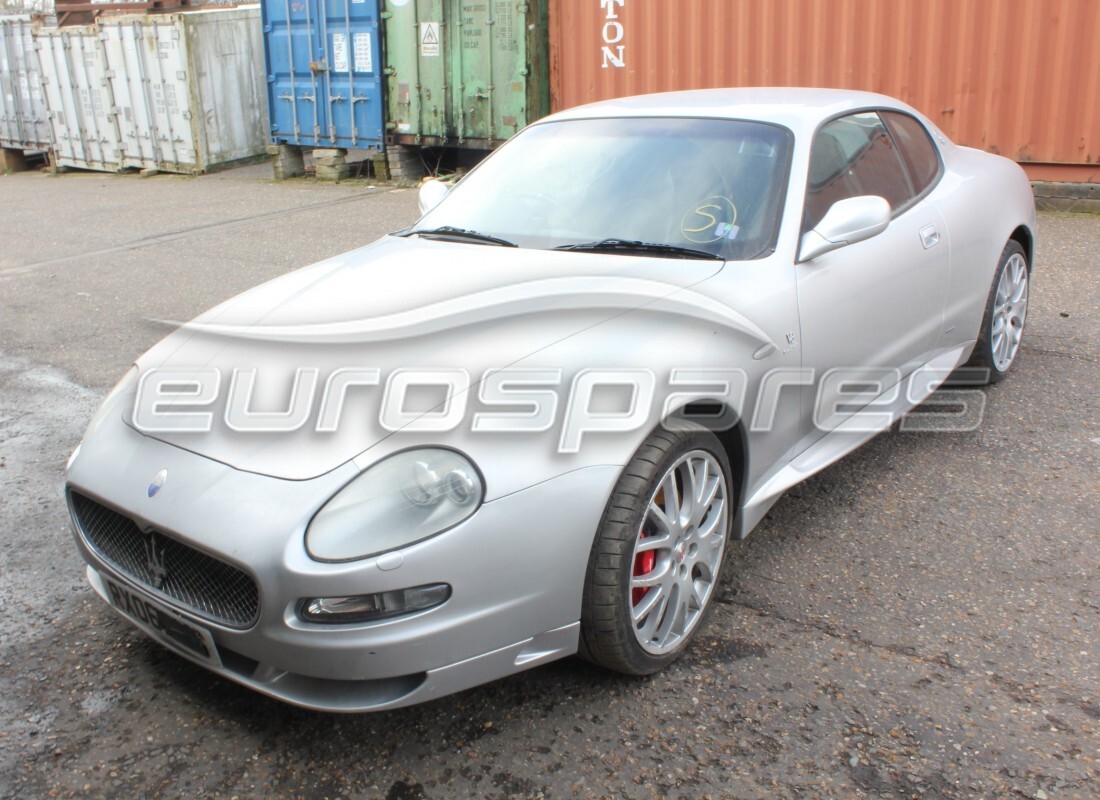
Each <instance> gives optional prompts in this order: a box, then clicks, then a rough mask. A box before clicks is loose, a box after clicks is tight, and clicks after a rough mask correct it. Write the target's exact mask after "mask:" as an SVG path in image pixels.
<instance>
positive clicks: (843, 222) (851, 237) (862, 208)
mask: <svg viewBox="0 0 1100 800" xmlns="http://www.w3.org/2000/svg"><path fill="white" fill-rule="evenodd" d="M889 224H890V204H889V203H888V202H886V199H885V198H882V197H875V196H873V195H865V196H863V197H849V198H848V199H847V200H838V201H836V202H835V203H833V207H832V208H830V209H829V210H828V211H827V212H826V214H825V216H824V217H822V218H821V221H820V222H819V223H817V225H815V226H814V229H813V230H811V231H807V232H806V233H805V235H803V237H802V243H801V245H800V246H799V249H798V263H799V264H801V263H802V262H804V261H810V260H811V259H814V258H817V257H818V256H820V255H824V254H825V253H830V252H832V251H833V250H837V249H839V248H841V247H845V246H847V245H850V244H855V243H856V242H862V241H863V240H864V239H870V238H871V237H872V236H878V235H879V234H880V233H882V232H883V231H884V230H886V226H887V225H889Z"/></svg>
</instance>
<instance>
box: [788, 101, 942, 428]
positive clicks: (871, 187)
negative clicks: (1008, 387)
mask: <svg viewBox="0 0 1100 800" xmlns="http://www.w3.org/2000/svg"><path fill="white" fill-rule="evenodd" d="M898 116H906V115H898ZM906 119H908V120H912V121H913V122H915V123H916V120H915V119H912V118H911V117H907V116H906ZM888 121H891V119H890V117H885V115H883V114H880V113H877V112H873V111H868V112H861V113H856V114H850V115H847V116H844V117H840V118H838V119H834V120H832V121H830V122H828V123H826V124H825V125H824V126H822V127H821V128H820V129H819V130H818V131H817V133H816V135H815V139H814V142H813V144H812V150H811V156H810V170H809V176H808V181H807V189H806V200H805V210H804V217H803V225H802V232H803V233H805V232H806V231H809V230H811V229H812V228H813V227H814V226H815V225H816V224H817V223H818V222H819V221H820V220H821V218H822V217H824V215H825V214H826V212H827V211H828V210H829V208H831V207H832V205H833V203H835V202H837V201H838V200H843V199H846V198H849V197H859V196H863V195H877V196H880V197H884V198H885V199H886V200H887V202H889V204H890V207H891V212H892V213H891V220H890V224H889V226H888V227H887V228H886V230H885V231H883V232H882V233H880V234H878V235H877V236H874V237H872V238H870V239H867V240H865V241H861V242H857V243H855V244H851V245H847V246H845V247H841V248H840V249H837V250H833V251H831V252H829V253H825V254H823V255H820V256H818V257H816V258H814V259H812V260H809V261H806V262H803V263H800V264H798V265H797V266H796V273H797V277H796V283H797V291H798V307H799V318H800V326H801V340H802V341H801V347H802V363H803V367H804V368H809V369H812V370H813V373H814V377H815V381H816V384H817V388H816V391H815V392H813V393H812V394H813V395H814V397H813V400H814V402H815V403H816V405H815V407H814V409H813V412H816V413H815V417H814V419H815V420H816V421H818V424H819V426H820V424H821V422H820V421H821V420H822V419H826V418H829V419H833V420H834V422H835V421H837V419H838V416H837V415H838V413H839V414H840V416H843V414H844V413H851V412H854V411H857V410H858V409H859V406H860V404H861V402H862V401H864V400H869V399H872V398H873V396H874V393H875V390H877V391H880V392H881V391H886V390H888V389H889V388H890V387H892V386H894V385H896V384H897V382H898V380H899V379H900V378H901V377H903V376H905V375H907V374H909V373H910V372H912V371H913V370H914V369H915V368H916V367H918V366H920V365H921V364H923V363H924V362H925V361H927V360H928V358H929V357H930V355H931V352H932V350H933V348H934V346H935V343H936V341H937V339H938V338H939V333H940V330H941V327H942V323H943V312H944V287H945V286H946V283H947V279H948V270H949V266H950V249H949V246H948V240H947V231H946V226H945V223H944V220H943V217H942V216H941V214H940V212H939V211H938V210H937V209H936V207H935V206H934V205H933V204H932V203H931V202H930V201H929V200H928V194H929V192H930V191H931V187H932V185H933V183H934V179H935V178H936V177H938V174H939V172H938V170H939V160H938V157H937V159H936V161H935V168H936V170H937V172H936V174H935V175H932V176H929V175H928V174H927V170H926V171H925V172H924V173H921V174H916V173H917V170H916V168H914V167H913V166H912V165H911V164H910V163H907V161H906V158H904V157H903V154H902V153H901V152H900V151H899V147H898V144H897V142H898V140H901V139H902V138H903V137H902V136H901V135H900V134H899V135H895V133H894V130H897V129H898V128H897V127H896V126H895V125H891V126H890V127H888V126H887V122H888ZM917 124H918V125H919V123H917ZM910 133H912V131H910ZM929 144H930V143H929ZM910 161H911V160H910ZM830 374H833V375H834V376H835V375H837V374H843V375H845V376H846V377H848V378H850V380H846V381H842V380H828V379H826V380H824V381H823V380H822V379H823V378H825V377H826V376H828V375H830ZM855 386H864V387H867V396H866V397H863V398H858V399H857V400H853V401H851V402H844V400H846V399H847V400H851V394H852V393H853V392H854V391H856V390H855V389H853V388H852V387H855ZM808 394H809V393H808ZM843 409H847V411H846V412H845V411H843Z"/></svg>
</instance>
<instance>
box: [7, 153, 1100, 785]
mask: <svg viewBox="0 0 1100 800" xmlns="http://www.w3.org/2000/svg"><path fill="white" fill-rule="evenodd" d="M268 170H269V168H268V167H251V168H245V169H241V170H234V171H231V172H227V173H222V174H220V175H214V176H207V177H202V178H176V177H172V176H159V177H156V178H151V179H148V180H140V179H137V178H135V177H119V176H103V175H86V174H76V175H68V176H62V177H55V178H51V177H46V176H44V175H37V174H24V175H11V176H0V202H2V203H3V208H4V215H3V219H2V220H0V243H2V247H0V298H2V301H0V488H2V491H3V497H4V502H3V504H2V505H0V531H3V534H0V535H2V536H3V537H4V545H5V546H4V547H2V548H0V603H2V604H3V607H4V608H6V609H8V616H7V619H6V622H5V624H4V625H3V626H2V627H0V720H2V723H0V797H3V798H9V797H10V798H21V799H22V798H39V797H149V798H159V797H165V798H175V797H213V798H231V797H238V798H251V797H257V798H260V797H263V798H268V797H287V798H299V797H300V798H353V797H355V798H358V797H365V798H386V800H402V799H409V800H412V799H418V800H419V799H420V798H435V799H438V798H452V797H456V798H462V797H486V798H513V797H532V798H533V797H547V798H550V797H554V798H567V797H568V798H572V797H578V798H588V797H614V798H619V797H639V798H646V797H655V796H662V797H673V798H681V797H682V798H692V799H693V800H694V799H695V798H703V797H716V798H717V797H724V798H744V799H746V800H747V799H748V798H769V799H770V798H836V797H868V798H870V797H913V798H930V799H931V798H979V797H981V798H1037V799H1039V800H1041V799H1042V798H1049V799H1050V800H1055V798H1082V799H1083V798H1096V797H1100V780H1098V778H1100V669H1098V668H1097V663H1098V661H1100V646H1098V644H1100V546H1098V545H1100V535H1098V533H1097V523H1096V520H1097V517H1098V516H1100V469H1098V465H1100V422H1098V419H1100V414H1098V399H1097V398H1098V391H1100V270H1097V268H1096V262H1095V258H1096V255H1095V254H1096V253H1097V252H1100V218H1098V217H1085V216H1080V217H1073V216H1055V215H1044V216H1042V217H1041V219H1040V237H1041V239H1040V248H1039V255H1038V259H1037V267H1036V274H1035V280H1034V287H1033V301H1032V302H1033V304H1032V310H1031V315H1030V318H1029V330H1028V334H1027V337H1026V338H1025V343H1026V344H1025V347H1024V350H1023V352H1022V354H1021V356H1020V361H1019V363H1018V364H1017V368H1016V371H1015V372H1014V374H1013V375H1012V377H1011V378H1010V379H1009V380H1007V381H1005V382H1004V383H1002V384H1000V385H999V386H997V387H994V388H991V389H989V390H986V391H984V397H985V410H984V419H983V422H982V424H981V426H980V427H979V428H978V429H977V430H975V431H973V432H970V433H963V434H959V433H956V434H927V433H923V434H922V433H906V432H900V431H897V430H894V431H892V432H889V433H887V434H884V435H882V436H879V437H878V438H876V439H875V440H873V441H872V442H871V443H870V444H868V445H867V446H865V447H864V448H862V449H861V450H860V451H858V452H856V453H854V454H852V455H851V456H849V457H848V458H847V459H845V460H844V461H843V462H841V463H839V464H837V465H835V466H834V467H832V468H830V469H828V470H826V471H825V472H823V473H821V474H819V475H817V476H815V477H814V478H812V479H810V480H809V481H807V482H806V483H804V484H802V485H801V486H799V487H796V488H795V489H794V490H792V491H791V492H789V493H788V494H787V496H786V497H785V498H783V499H782V500H781V501H780V502H779V504H778V505H777V506H776V507H775V508H774V509H773V510H772V512H771V514H769V516H768V517H767V519H766V520H765V521H764V522H763V524H762V525H761V526H760V527H759V528H758V529H757V530H756V531H755V532H754V533H753V535H752V536H751V537H750V538H749V539H748V540H746V541H745V542H742V543H739V544H737V545H735V546H734V548H733V552H732V554H731V561H730V563H729V565H728V567H727V576H728V577H727V580H726V582H725V584H724V585H723V586H722V589H721V594H720V597H719V602H718V605H717V608H716V612H715V614H714V615H713V617H712V620H711V623H710V625H709V626H708V628H707V629H706V630H705V631H704V633H703V635H702V636H701V637H700V638H699V640H698V641H697V643H696V644H695V646H694V647H693V648H692V649H691V650H690V652H689V653H688V654H687V655H686V657H685V658H683V659H682V660H681V661H679V662H678V663H676V664H675V665H673V666H672V667H671V668H670V669H668V670H667V671H665V672H663V673H662V674H660V675H657V676H654V677H652V678H648V679H631V678H625V677H622V676H619V675H613V674H609V673H606V672H603V671H600V670H598V669H596V668H593V667H591V666H589V665H587V664H584V663H582V662H580V661H578V660H575V659H569V660H566V661H561V662H557V663H555V664H552V665H549V666H546V667H542V668H539V669H535V670H532V671H530V672H527V673H525V674H522V675H519V676H515V677H513V678H510V679H507V680H503V681H498V682H496V683H493V684H491V685H488V686H484V687H481V688H479V689H475V690H472V691H468V692H465V693H462V694H459V695H456V696H452V697H448V698H444V699H441V700H438V701H435V702H432V703H429V704H426V705H423V706H419V707H415V708H411V709H405V710H400V711H394V712H389V713H381V714H373V715H360V716H335V715H328V714H321V713H314V712H308V711H303V710H299V709H295V708H292V707H289V706H286V705H284V704H281V703H279V702H276V701H273V700H269V699H267V698H265V697H262V696H259V695H257V694H255V693H253V692H250V691H248V690H246V689H244V688H241V687H238V686H236V685H235V684H232V683H229V682H227V681H224V680H222V679H220V678H217V677H215V676H213V675H211V674H209V673H207V672H205V671H204V670H202V669H201V668H199V667H195V666H193V665H191V664H189V663H187V662H185V661H183V660H182V659H180V658H178V657H176V656H174V655H172V654H171V653H169V652H167V651H166V650H164V649H162V648H161V647H159V646H158V645H156V644H153V643H152V642H150V641H148V640H147V639H146V638H145V637H144V636H142V635H141V634H140V633H138V632H137V631H135V630H133V629H132V628H130V627H129V626H128V625H127V624H125V623H124V622H122V621H121V620H120V619H118V618H117V617H116V616H115V615H114V614H113V613H112V612H111V611H110V610H109V609H107V608H106V607H104V605H103V604H102V603H101V602H100V601H99V600H98V599H97V598H95V597H94V595H93V593H92V591H91V589H90V588H89V587H88V586H87V585H86V583H85V581H84V577H83V570H82V563H81V561H80V559H79V558H78V556H77V555H76V550H75V547H74V546H73V543H72V541H71V534H70V533H69V524H68V520H67V517H66V513H65V510H64V505H63V501H62V497H61V481H62V475H63V467H64V463H65V459H66V458H67V457H68V454H69V453H70V452H71V451H72V449H73V447H75V445H76V443H77V442H78V441H79V438H80V435H81V433H82V430H83V427H84V425H85V424H86V421H87V420H88V418H89V416H90V415H91V413H92V412H93V411H94V409H95V407H96V404H97V402H98V400H99V398H100V397H101V396H102V395H103V394H104V393H105V391H106V390H107V389H108V388H109V387H110V385H111V384H112V383H113V382H114V381H115V380H116V379H117V378H118V377H119V376H120V375H121V374H122V373H123V372H124V371H125V368H126V366H127V365H128V364H129V363H130V361H131V360H132V359H133V358H134V356H136V355H137V354H139V353H140V352H141V351H143V350H144V349H146V348H147V347H148V346H150V345H151V344H152V343H153V342H155V341H156V340H157V339H158V338H159V337H160V336H161V335H163V334H164V333H165V330H166V329H165V328H164V326H163V325H161V324H158V323H155V322H152V321H150V320H152V319H169V320H173V319H175V320H180V319H186V318H189V317H191V316H193V315H194V314H196V313H197V312H199V311H201V310H203V309H205V308H207V307H209V306H210V305H213V304H214V303H216V302H218V301H219V300H221V299H224V298H226V297H229V296H231V295H233V294H235V293H237V292H239V291H240V290H242V289H244V288H246V287H248V286H251V285H254V284H256V283H258V282H260V281H262V280H265V279H267V278H270V277H273V276H275V275H278V274H281V273H283V272H285V271H287V270H288V269H291V268H293V267H295V266H299V265H302V264H305V263H308V262H311V261H314V260H317V259H320V258H323V257H326V256H329V255H333V254H335V253H338V252H342V251H344V250H347V249H350V248H351V247H353V246H355V245H357V244H360V243H362V242H364V241H368V240H370V239H372V238H374V237H376V236H377V235H379V234H381V233H382V232H384V231H386V230H390V229H394V228H397V227H400V226H401V225H403V224H405V223H406V222H407V221H409V220H411V219H412V218H413V217H414V216H415V195H414V193H413V192H412V191H410V190H402V189H396V188H393V187H385V186H374V187H372V186H370V185H368V184H365V183H364V184H342V185H340V186H320V185H317V184H315V183H312V182H309V181H292V182H288V183H285V184H273V183H272V182H270V180H268V177H269V175H270V173H269V171H268ZM58 219H64V220H65V221H64V223H58V222H55V220H58Z"/></svg>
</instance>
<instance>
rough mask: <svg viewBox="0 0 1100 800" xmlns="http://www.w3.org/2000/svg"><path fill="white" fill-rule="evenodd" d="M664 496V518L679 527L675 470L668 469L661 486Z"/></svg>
mask: <svg viewBox="0 0 1100 800" xmlns="http://www.w3.org/2000/svg"><path fill="white" fill-rule="evenodd" d="M661 488H662V489H663V490H664V495H665V516H666V517H667V518H668V519H669V520H672V521H674V523H675V525H676V526H677V528H679V527H680V489H679V488H678V487H677V486H676V469H675V468H673V469H670V470H669V471H668V474H667V475H665V479H664V482H663V483H662V484H661Z"/></svg>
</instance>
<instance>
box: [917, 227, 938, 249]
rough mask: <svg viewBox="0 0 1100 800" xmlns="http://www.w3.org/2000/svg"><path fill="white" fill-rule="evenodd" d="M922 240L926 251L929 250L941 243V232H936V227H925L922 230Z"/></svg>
mask: <svg viewBox="0 0 1100 800" xmlns="http://www.w3.org/2000/svg"><path fill="white" fill-rule="evenodd" d="M920 240H921V244H923V245H924V249H925V250H928V249H929V248H931V247H935V246H936V245H938V244H939V243H940V232H939V231H938V230H936V226H935V225H925V226H924V227H923V228H921V229H920Z"/></svg>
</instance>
